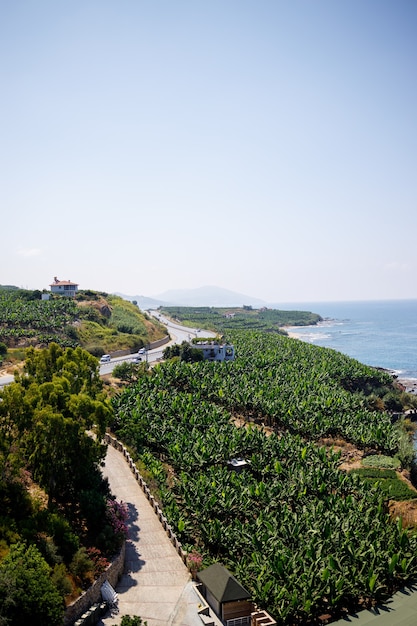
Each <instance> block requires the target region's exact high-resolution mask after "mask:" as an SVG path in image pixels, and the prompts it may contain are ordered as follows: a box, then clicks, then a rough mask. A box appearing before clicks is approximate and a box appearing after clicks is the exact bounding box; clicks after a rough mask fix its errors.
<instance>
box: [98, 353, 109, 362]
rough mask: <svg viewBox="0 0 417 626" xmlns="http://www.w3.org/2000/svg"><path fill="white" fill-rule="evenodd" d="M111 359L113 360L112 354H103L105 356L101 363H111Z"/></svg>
mask: <svg viewBox="0 0 417 626" xmlns="http://www.w3.org/2000/svg"><path fill="white" fill-rule="evenodd" d="M110 361H111V356H110V354H103V356H102V357H101V359H100V363H110Z"/></svg>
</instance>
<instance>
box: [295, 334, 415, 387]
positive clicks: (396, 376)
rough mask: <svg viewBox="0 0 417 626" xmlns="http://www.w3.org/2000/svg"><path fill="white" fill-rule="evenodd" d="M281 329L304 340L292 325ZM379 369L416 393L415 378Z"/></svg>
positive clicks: (390, 370)
mask: <svg viewBox="0 0 417 626" xmlns="http://www.w3.org/2000/svg"><path fill="white" fill-rule="evenodd" d="M283 330H285V332H286V333H287V335H288V337H290V338H291V339H299V340H300V341H305V339H303V336H302V335H301V334H298V333H297V331H296V330H295V329H294V326H289V327H287V328H285V327H284V328H283ZM307 343H309V342H307ZM352 358H353V357H352ZM379 369H384V370H385V371H386V372H388V373H389V374H391V376H392V377H393V378H394V379H395V381H396V382H398V383H399V384H400V385H402V386H403V387H404V391H405V392H406V393H411V394H413V395H417V378H407V377H404V378H403V377H401V375H399V374H397V372H396V371H395V370H392V369H386V368H384V367H381V368H379Z"/></svg>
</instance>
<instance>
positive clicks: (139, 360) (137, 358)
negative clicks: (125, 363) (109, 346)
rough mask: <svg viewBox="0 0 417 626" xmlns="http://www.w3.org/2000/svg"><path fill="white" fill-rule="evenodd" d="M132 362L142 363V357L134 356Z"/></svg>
mask: <svg viewBox="0 0 417 626" xmlns="http://www.w3.org/2000/svg"><path fill="white" fill-rule="evenodd" d="M132 363H142V357H140V356H134V357H133V359H132Z"/></svg>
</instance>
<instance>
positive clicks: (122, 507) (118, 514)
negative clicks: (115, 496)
mask: <svg viewBox="0 0 417 626" xmlns="http://www.w3.org/2000/svg"><path fill="white" fill-rule="evenodd" d="M128 516H129V511H128V508H127V504H126V503H125V502H117V500H111V499H110V498H109V499H108V500H107V503H106V518H107V521H108V522H109V524H110V526H111V527H112V529H113V532H114V534H115V535H116V536H117V537H118V538H119V539H125V538H126V537H127V534H128V526H127V519H128Z"/></svg>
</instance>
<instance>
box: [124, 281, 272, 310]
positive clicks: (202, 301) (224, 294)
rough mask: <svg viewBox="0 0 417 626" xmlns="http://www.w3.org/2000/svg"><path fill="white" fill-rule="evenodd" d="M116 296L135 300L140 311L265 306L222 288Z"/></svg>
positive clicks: (170, 290)
mask: <svg viewBox="0 0 417 626" xmlns="http://www.w3.org/2000/svg"><path fill="white" fill-rule="evenodd" d="M117 295H119V296H121V297H122V298H125V299H126V300H136V301H137V303H138V306H139V307H140V308H141V309H149V308H153V307H158V306H173V305H176V306H196V307H198V306H213V307H241V306H243V305H248V306H252V307H254V308H261V307H263V306H266V302H265V301H264V300H260V299H259V298H253V297H251V296H247V295H244V294H241V293H237V292H235V291H230V290H229V289H223V288H222V287H214V286H206V287H198V288H196V289H169V290H168V291H164V292H163V293H161V294H158V295H157V296H155V297H154V298H147V297H145V296H125V295H123V294H120V293H118V294H117Z"/></svg>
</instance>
